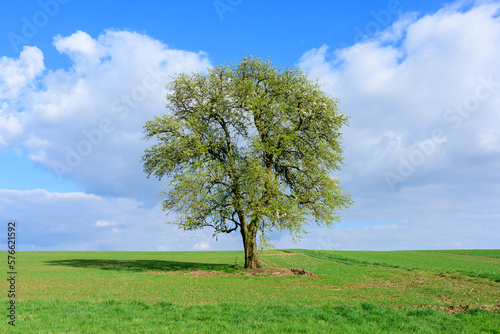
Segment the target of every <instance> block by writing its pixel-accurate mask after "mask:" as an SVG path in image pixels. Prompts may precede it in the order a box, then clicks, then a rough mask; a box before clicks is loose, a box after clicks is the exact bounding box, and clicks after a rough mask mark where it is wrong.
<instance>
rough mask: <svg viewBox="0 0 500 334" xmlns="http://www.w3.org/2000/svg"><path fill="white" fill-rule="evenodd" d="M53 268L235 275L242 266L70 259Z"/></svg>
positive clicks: (56, 263) (49, 262)
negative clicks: (200, 272)
mask: <svg viewBox="0 0 500 334" xmlns="http://www.w3.org/2000/svg"><path fill="white" fill-rule="evenodd" d="M45 263H47V264H48V265H52V266H68V267H75V268H89V269H101V270H116V271H128V272H145V271H152V270H155V271H179V270H180V271H194V270H203V271H218V272H224V273H234V272H235V271H237V270H238V269H240V266H235V265H229V264H216V263H198V262H178V261H162V260H103V259H68V260H53V261H46V262H45Z"/></svg>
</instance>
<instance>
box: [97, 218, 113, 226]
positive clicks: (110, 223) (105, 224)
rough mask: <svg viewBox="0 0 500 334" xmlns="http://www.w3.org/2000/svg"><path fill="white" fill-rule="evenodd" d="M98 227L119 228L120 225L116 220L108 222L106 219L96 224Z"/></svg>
mask: <svg viewBox="0 0 500 334" xmlns="http://www.w3.org/2000/svg"><path fill="white" fill-rule="evenodd" d="M95 225H96V226H117V225H119V224H118V223H117V222H116V221H114V220H111V221H110V220H106V219H99V220H98V221H96V223H95Z"/></svg>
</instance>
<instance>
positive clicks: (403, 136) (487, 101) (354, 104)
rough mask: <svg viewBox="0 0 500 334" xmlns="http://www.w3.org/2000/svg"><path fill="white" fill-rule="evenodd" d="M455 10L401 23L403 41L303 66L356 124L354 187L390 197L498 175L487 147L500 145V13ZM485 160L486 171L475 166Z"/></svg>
mask: <svg viewBox="0 0 500 334" xmlns="http://www.w3.org/2000/svg"><path fill="white" fill-rule="evenodd" d="M457 6H458V5H454V6H451V7H446V8H444V9H442V10H440V11H438V12H437V13H434V14H430V15H426V16H424V17H421V18H416V17H415V18H414V19H413V21H411V22H408V18H407V17H406V18H405V19H404V20H406V21H405V22H404V24H399V23H398V22H396V23H395V26H396V25H397V26H404V27H405V33H404V34H397V35H398V36H400V37H401V38H400V39H395V40H393V41H389V42H388V41H387V38H386V37H384V36H385V35H384V33H381V34H378V35H377V36H375V37H374V38H371V39H367V40H365V41H362V42H360V43H358V44H356V45H353V46H351V47H347V48H344V49H338V50H332V51H331V50H330V48H329V47H328V46H326V45H324V46H322V47H320V48H318V49H313V50H310V51H308V52H306V53H305V54H304V55H303V56H302V58H301V59H300V66H301V67H302V68H303V69H305V70H306V71H308V72H309V74H310V76H311V77H318V78H319V79H320V81H323V82H325V83H327V86H326V90H327V91H328V92H329V93H330V94H331V95H333V96H335V97H338V98H340V100H341V109H342V111H343V112H345V113H346V114H347V115H349V116H351V126H350V127H349V128H347V129H346V130H345V136H346V141H345V145H346V164H347V165H348V166H349V170H348V171H347V172H345V173H343V174H342V175H343V176H344V179H346V181H347V183H346V185H348V186H349V187H351V188H353V189H357V190H359V191H371V190H373V189H375V191H377V192H378V191H386V192H388V191H395V190H397V189H400V188H401V187H404V186H411V185H413V184H425V183H427V182H435V179H436V178H438V175H440V176H442V177H441V178H440V182H452V183H455V182H464V181H465V179H470V177H471V176H472V175H477V174H478V173H482V172H485V171H486V170H492V169H494V168H496V167H497V166H498V164H499V162H500V155H498V154H497V155H496V156H492V152H493V151H494V150H492V149H491V145H490V144H489V143H495V142H496V141H495V140H496V135H495V134H494V132H493V131H492V127H491V125H492V124H499V123H500V113H498V110H499V106H500V63H499V62H498V61H497V58H498V54H500V21H499V18H498V15H497V13H498V10H499V8H500V4H498V3H485V4H477V5H475V6H473V7H472V8H470V9H468V10H464V9H462V8H460V7H457ZM390 29H392V28H389V29H388V30H390ZM485 134H486V135H485ZM493 145H494V144H493ZM486 152H488V153H486ZM486 154H488V157H489V159H488V162H486V161H485V163H484V164H482V165H478V164H477V163H473V160H474V159H477V158H479V159H482V158H483V157H485V156H486ZM476 161H477V160H476ZM458 165H460V166H461V168H460V169H453V168H449V167H450V166H458ZM429 173H435V174H436V177H435V178H432V177H427V176H428V174H429ZM464 175H467V177H466V178H464ZM423 176H425V177H423ZM495 181H498V178H497V179H495Z"/></svg>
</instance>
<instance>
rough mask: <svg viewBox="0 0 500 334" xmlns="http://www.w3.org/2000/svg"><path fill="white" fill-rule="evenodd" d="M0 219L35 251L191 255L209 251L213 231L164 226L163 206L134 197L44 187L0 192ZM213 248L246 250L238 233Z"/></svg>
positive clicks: (24, 245) (22, 243) (22, 244)
mask: <svg viewBox="0 0 500 334" xmlns="http://www.w3.org/2000/svg"><path fill="white" fill-rule="evenodd" d="M26 208H29V210H27V209H26ZM33 212H36V215H34V214H33ZM102 217H106V218H104V219H103V218H102ZM0 220H1V221H4V222H5V221H9V220H16V221H17V222H18V232H19V233H18V238H17V242H18V244H19V245H18V249H19V250H32V246H35V249H36V250H93V251H99V250H103V251H104V250H117V251H156V250H186V251H189V250H191V247H192V245H193V244H195V245H196V244H198V245H199V246H200V247H202V248H203V249H206V246H205V245H208V242H209V241H210V240H212V239H211V236H212V231H210V230H201V231H197V232H196V233H193V232H184V231H183V230H179V229H178V228H177V227H176V226H175V225H171V224H166V223H167V222H169V221H171V218H170V217H168V216H166V215H165V213H164V212H163V211H162V210H161V208H160V206H159V205H158V206H155V207H144V206H143V205H141V203H140V202H138V201H135V200H132V199H126V198H105V197H101V196H96V195H89V194H84V193H64V194H62V193H52V192H48V191H46V190H43V189H37V190H26V191H20V190H3V189H0ZM240 238H241V237H240ZM0 243H1V242H0ZM0 246H2V245H1V244H0ZM213 246H214V247H213V248H216V249H218V250H230V249H241V247H242V246H241V241H240V240H239V239H238V235H231V236H225V235H223V236H220V237H219V241H218V242H214V243H213ZM3 247H4V248H5V247H7V246H6V245H5V244H3Z"/></svg>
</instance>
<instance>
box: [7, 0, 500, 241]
mask: <svg viewBox="0 0 500 334" xmlns="http://www.w3.org/2000/svg"><path fill="white" fill-rule="evenodd" d="M499 8H500V2H498V1H459V2H444V1H411V0H401V1H392V0H391V1H351V2H333V1H328V2H327V1H315V2H305V1H286V2H285V1H275V2H270V1H248V0H246V1H245V0H241V1H238V0H232V1H229V0H221V1H184V2H181V1H175V2H174V1H143V2H140V3H139V2H135V1H121V2H120V5H119V6H116V5H114V4H112V3H103V2H97V1H85V2H83V1H77V0H41V1H32V2H30V3H26V4H24V3H23V4H22V5H19V3H16V2H8V3H4V4H2V11H1V12H0V22H2V23H1V24H0V220H1V221H4V222H7V221H8V220H12V219H15V220H17V221H19V224H20V229H21V234H20V240H19V242H20V244H21V249H24V250H31V249H35V250H72V249H75V250H193V249H194V250H204V249H210V250H222V249H242V247H241V241H240V240H239V238H238V235H227V236H221V237H220V238H219V240H218V241H216V240H215V239H212V238H211V235H212V233H211V231H209V230H207V231H198V232H196V233H184V232H182V231H179V230H177V229H176V228H175V227H174V226H171V225H165V224H164V222H165V221H166V220H168V219H170V217H166V215H165V214H164V213H163V212H162V211H161V209H160V207H159V203H160V200H161V197H160V195H159V191H160V190H161V189H162V187H163V186H164V183H162V182H158V181H156V180H153V179H150V180H148V179H146V177H145V175H144V173H143V172H142V168H141V163H140V156H141V155H142V152H143V151H144V148H145V147H147V145H148V144H147V142H144V141H142V140H141V137H142V133H141V131H142V125H143V124H144V122H145V121H146V120H149V119H152V118H153V117H154V116H155V115H159V114H162V113H164V112H165V110H164V107H163V105H164V103H165V100H164V98H163V96H164V93H165V92H164V88H163V86H164V83H166V82H167V81H168V80H169V77H170V76H171V75H174V74H175V73H178V72H192V71H203V70H206V68H207V67H211V66H216V65H219V64H227V63H236V62H238V61H240V60H241V59H242V58H243V56H246V55H254V56H258V57H262V58H267V57H269V58H270V59H271V60H272V61H273V63H274V64H276V65H279V66H295V67H300V68H301V69H303V70H304V71H307V72H308V73H309V75H310V77H311V78H318V79H319V80H320V81H321V82H323V83H325V86H324V89H325V91H326V92H327V93H329V94H330V95H332V96H334V97H338V98H340V100H341V103H340V108H341V111H342V112H343V113H345V114H347V115H349V116H350V117H351V125H350V127H349V128H346V129H345V131H344V134H345V142H344V146H345V157H346V160H345V166H344V168H343V170H342V171H341V172H339V173H337V175H336V176H338V177H339V178H340V179H341V182H342V185H343V186H344V188H345V189H346V190H347V191H349V192H351V193H352V195H353V199H354V200H355V201H356V203H355V204H354V205H353V206H352V208H350V209H348V210H345V211H344V212H342V213H341V214H342V223H341V224H339V225H337V226H336V228H335V229H333V230H323V229H319V228H317V227H316V226H313V225H311V226H310V227H308V228H307V230H308V231H309V232H310V233H309V234H306V235H305V236H304V238H303V239H302V241H301V242H300V243H298V244H293V243H291V240H290V238H289V236H288V235H287V234H286V233H285V234H278V233H275V234H273V235H272V239H273V241H274V243H275V245H276V246H277V247H280V248H285V247H302V248H323V249H368V250H391V249H448V248H499V247H500V228H499V221H500V210H499V209H498V208H499V207H500V200H499V198H500V196H499V195H500V191H499V190H498V189H500V187H499V179H500V173H499V170H500V169H499V167H500V114H499V110H500V63H499V62H498V58H499V57H498V56H499V52H500V22H499V18H498V14H499ZM2 235H3V234H2ZM0 242H1V243H2V244H5V239H2V240H0Z"/></svg>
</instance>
